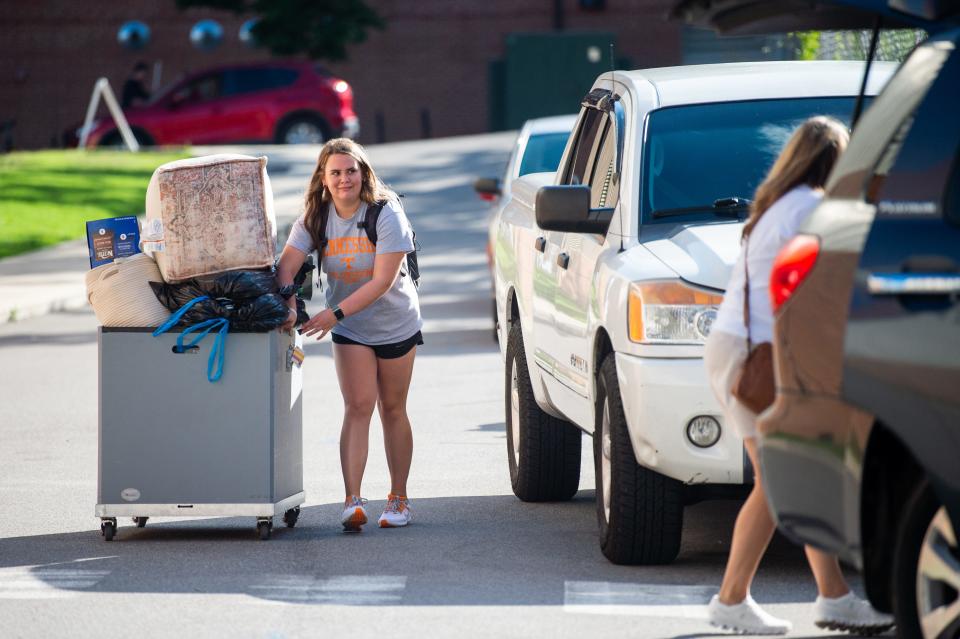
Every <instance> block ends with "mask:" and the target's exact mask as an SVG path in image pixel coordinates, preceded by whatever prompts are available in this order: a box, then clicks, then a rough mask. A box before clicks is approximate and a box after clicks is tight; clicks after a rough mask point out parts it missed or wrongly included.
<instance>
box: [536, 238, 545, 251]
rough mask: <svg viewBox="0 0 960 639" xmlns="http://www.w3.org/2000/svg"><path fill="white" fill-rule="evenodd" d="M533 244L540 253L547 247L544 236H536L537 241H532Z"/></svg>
mask: <svg viewBox="0 0 960 639" xmlns="http://www.w3.org/2000/svg"><path fill="white" fill-rule="evenodd" d="M533 245H534V246H535V247H536V249H537V250H538V251H540V252H541V253H543V251H544V249H546V248H547V238H545V237H538V238H537V241H536V242H534V243H533Z"/></svg>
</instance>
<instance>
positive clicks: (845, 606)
mask: <svg viewBox="0 0 960 639" xmlns="http://www.w3.org/2000/svg"><path fill="white" fill-rule="evenodd" d="M813 618H814V621H813V622H814V623H815V624H816V625H817V627H818V628H827V629H828V630H843V631H846V632H855V633H857V634H861V635H875V634H877V633H879V632H883V631H884V630H889V629H890V628H893V624H894V621H893V617H892V616H890V615H885V614H883V613H882V612H877V610H875V609H874V607H873V606H871V605H870V602H869V601H865V600H863V599H860V598H859V597H857V596H856V595H855V594H853V593H852V592H848V593H847V594H845V595H844V596H842V597H835V598H830V597H817V601H816V602H815V603H814V604H813Z"/></svg>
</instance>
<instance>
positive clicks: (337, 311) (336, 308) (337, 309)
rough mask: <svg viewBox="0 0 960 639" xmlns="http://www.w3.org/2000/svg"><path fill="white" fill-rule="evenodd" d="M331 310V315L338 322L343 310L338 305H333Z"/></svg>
mask: <svg viewBox="0 0 960 639" xmlns="http://www.w3.org/2000/svg"><path fill="white" fill-rule="evenodd" d="M331 310H332V311H333V316H334V317H336V318H337V321H338V322H339V321H340V320H342V319H343V311H342V310H341V309H340V307H339V306H334V307H333V308H332V309H331Z"/></svg>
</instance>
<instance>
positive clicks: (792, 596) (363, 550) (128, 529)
mask: <svg viewBox="0 0 960 639" xmlns="http://www.w3.org/2000/svg"><path fill="white" fill-rule="evenodd" d="M487 426H499V425H487ZM487 426H483V427H481V428H486V427H487ZM382 506H383V502H382V501H371V502H369V504H368V513H369V514H370V516H371V523H370V524H369V525H368V526H367V527H366V529H365V530H364V531H363V532H362V533H359V534H345V533H343V532H342V531H341V527H340V525H339V515H340V510H341V508H342V506H341V504H340V503H329V504H323V505H318V506H309V507H306V508H304V509H303V511H302V513H301V516H300V521H299V522H298V524H297V526H296V527H295V528H292V529H287V528H285V527H283V524H282V523H280V522H279V521H278V522H277V523H278V525H279V526H280V527H279V528H275V529H274V534H273V537H272V538H271V539H270V540H269V541H259V540H258V539H257V538H256V534H255V529H254V523H255V522H254V518H252V517H248V518H243V517H224V518H217V519H203V520H191V521H176V520H171V519H165V520H162V521H153V520H151V521H150V522H149V523H148V524H147V526H146V527H145V528H136V527H134V526H133V524H132V523H131V522H130V520H129V519H126V520H120V521H119V523H120V529H119V532H118V535H117V538H116V539H115V540H114V541H112V542H105V541H103V539H102V538H101V536H100V535H99V534H98V532H97V531H95V530H89V531H84V532H76V533H64V534H55V535H37V536H27V537H15V538H7V539H2V540H0V586H2V583H3V578H4V577H5V575H4V573H6V577H10V575H11V574H15V575H16V576H17V577H18V578H19V579H20V580H21V581H23V580H33V582H39V583H42V584H43V585H44V586H46V587H48V588H54V589H65V590H71V589H74V590H84V591H87V592H102V593H109V592H124V593H195V592H201V593H232V594H245V595H249V596H251V597H253V598H255V599H259V600H268V601H279V602H287V603H302V604H325V603H339V604H350V605H368V604H369V605H372V604H378V605H382V604H388V603H402V604H403V605H431V606H443V605H511V606H516V605H531V606H532V605H564V603H565V591H566V590H568V589H569V587H570V584H571V583H572V582H576V583H577V584H580V586H579V587H580V588H581V589H582V587H583V584H587V585H588V586H589V585H590V584H594V583H599V584H601V585H604V584H611V583H612V584H614V586H615V585H616V584H624V585H629V584H638V583H640V584H645V585H655V586H657V588H655V589H652V590H653V592H656V591H657V589H658V588H660V587H662V588H663V589H664V591H665V592H666V591H668V590H670V588H675V589H684V588H686V589H689V588H690V584H712V583H715V582H718V581H719V578H720V574H721V571H722V569H723V565H724V562H725V559H726V551H727V547H728V544H729V530H730V529H731V528H732V525H733V518H734V517H735V515H736V508H737V504H736V503H735V502H711V503H709V504H702V505H698V506H695V507H692V508H690V509H688V511H687V512H688V517H687V522H686V524H685V535H686V537H685V539H684V545H683V550H682V551H681V555H680V557H679V558H678V560H677V561H676V562H675V563H674V564H673V565H672V566H671V567H670V569H669V570H664V569H663V568H662V567H656V566H654V567H627V566H614V565H612V564H610V563H609V562H607V560H606V559H604V557H603V556H602V555H601V554H600V551H599V547H598V544H597V540H596V524H595V519H594V512H595V505H594V493H593V491H592V490H589V491H581V492H579V493H578V494H577V496H576V497H575V498H574V499H573V500H572V501H570V502H564V503H540V504H532V503H523V502H521V501H519V500H517V499H516V498H515V497H513V496H512V495H491V496H472V497H457V498H447V497H442V498H428V499H419V500H415V501H414V502H413V512H414V523H413V524H412V525H410V526H409V527H407V528H401V529H380V528H377V527H376V517H377V516H378V515H379V513H380V510H381V508H382ZM716 531H722V532H721V533H719V534H718V533H717V532H716ZM546 548H550V549H553V550H552V551H551V552H544V549H546ZM771 563H773V564H775V565H776V569H783V570H788V569H789V570H791V571H792V572H799V573H800V574H801V575H803V574H804V573H803V572H802V571H796V570H795V568H799V567H800V566H802V565H803V556H802V552H800V550H799V549H798V548H796V547H794V546H792V545H790V544H789V543H787V542H784V541H782V540H775V542H774V544H773V546H772V547H771V550H770V552H768V554H767V558H766V561H765V565H768V566H769V564H771ZM11 571H13V572H11ZM28 585H29V584H28ZM607 589H608V590H609V587H608V588H607ZM647 590H651V589H647ZM699 590H703V588H702V587H701V588H699ZM809 590H810V586H809V585H807V586H806V587H801V588H792V589H786V590H783V591H781V592H779V593H774V594H771V595H770V596H767V597H765V600H766V601H771V602H773V601H776V602H787V601H789V602H794V601H809V600H810V599H811V592H808V591H809ZM0 594H2V593H0ZM766 594H767V593H765V595H766ZM698 596H699V595H698ZM647 599H648V600H649V596H648V597H647ZM648 600H645V601H644V604H645V605H649V604H650V603H651V602H650V601H648ZM668 601H669V600H668ZM653 603H655V602H653ZM702 603H703V604H706V599H704V601H703V602H702Z"/></svg>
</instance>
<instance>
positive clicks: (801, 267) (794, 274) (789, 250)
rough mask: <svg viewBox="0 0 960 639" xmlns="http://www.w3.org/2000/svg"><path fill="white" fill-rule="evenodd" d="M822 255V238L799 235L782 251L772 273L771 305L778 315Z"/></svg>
mask: <svg viewBox="0 0 960 639" xmlns="http://www.w3.org/2000/svg"><path fill="white" fill-rule="evenodd" d="M818 255H820V238H818V237H817V236H816V235H798V236H796V237H795V238H793V239H792V240H790V241H789V242H787V243H786V245H785V246H784V247H783V248H782V249H780V252H779V253H777V257H776V259H775V260H773V270H771V272H770V305H771V306H772V307H773V312H774V313H776V312H777V311H779V310H780V307H781V306H783V303H784V302H786V301H787V300H788V299H790V296H791V295H793V293H794V291H796V290H797V287H799V286H800V285H801V284H802V283H803V280H805V279H806V278H807V275H808V274H809V273H810V269H812V268H813V265H814V264H815V263H816V261H817V256H818Z"/></svg>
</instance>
